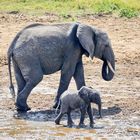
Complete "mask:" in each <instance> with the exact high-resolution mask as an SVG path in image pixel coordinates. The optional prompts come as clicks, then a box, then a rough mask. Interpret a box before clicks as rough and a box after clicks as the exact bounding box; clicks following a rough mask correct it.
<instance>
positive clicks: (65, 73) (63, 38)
mask: <svg viewBox="0 0 140 140" xmlns="http://www.w3.org/2000/svg"><path fill="white" fill-rule="evenodd" d="M83 54H85V55H86V56H90V57H91V58H92V59H93V57H94V56H95V57H98V58H99V59H101V60H103V61H104V63H103V66H102V77H103V79H104V80H106V81H109V80H111V79H112V78H113V76H114V70H115V58H114V53H113V50H112V48H111V44H110V40H109V38H108V35H107V34H106V33H104V32H102V31H100V30H98V29H96V28H95V27H91V26H88V25H85V24H81V23H65V24H53V25H43V24H32V25H29V26H27V27H25V28H24V29H23V30H21V31H20V32H19V33H18V34H17V35H16V37H15V38H14V40H13V42H12V43H11V46H10V48H9V50H8V66H9V74H10V90H11V92H13V93H14V87H13V84H12V78H11V66H10V62H11V59H12V61H13V66H14V71H15V78H16V81H17V87H18V91H17V99H16V103H15V105H16V107H17V110H20V111H28V110H30V108H29V107H28V105H27V98H28V96H29V94H30V92H31V90H32V89H33V88H34V87H35V86H36V85H37V84H38V83H39V82H40V81H41V80H42V78H43V75H48V74H52V73H54V72H56V71H59V70H61V78H60V83H59V88H58V91H57V96H56V98H55V104H54V108H55V107H56V106H57V104H58V101H59V98H60V95H61V94H62V93H63V92H64V91H65V90H67V88H68V86H69V83H70V80H71V78H72V77H74V79H75V82H76V85H77V89H80V88H81V87H82V86H84V85H85V79H84V70H83V62H82V55H83Z"/></svg>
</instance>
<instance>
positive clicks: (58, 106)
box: [55, 99, 61, 115]
mask: <svg viewBox="0 0 140 140" xmlns="http://www.w3.org/2000/svg"><path fill="white" fill-rule="evenodd" d="M60 105H61V99H59V102H58V105H57V107H56V109H55V115H57V111H58V109H59V108H60Z"/></svg>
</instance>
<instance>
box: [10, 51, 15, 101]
mask: <svg viewBox="0 0 140 140" xmlns="http://www.w3.org/2000/svg"><path fill="white" fill-rule="evenodd" d="M11 59H12V52H10V51H8V70H9V77H10V86H9V90H10V93H11V95H12V98H13V99H15V89H14V85H13V81H12V72H11Z"/></svg>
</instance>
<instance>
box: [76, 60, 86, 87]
mask: <svg viewBox="0 0 140 140" xmlns="http://www.w3.org/2000/svg"><path fill="white" fill-rule="evenodd" d="M73 77H74V80H75V82H76V86H77V89H78V90H79V89H80V88H81V87H82V86H85V78H84V68H83V62H82V60H80V61H79V62H78V63H77V65H76V68H75V72H74V75H73Z"/></svg>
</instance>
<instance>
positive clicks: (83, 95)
mask: <svg viewBox="0 0 140 140" xmlns="http://www.w3.org/2000/svg"><path fill="white" fill-rule="evenodd" d="M78 94H79V96H80V97H81V98H82V99H83V100H84V101H85V102H86V103H87V104H89V103H90V99H89V92H88V89H87V88H86V87H82V88H81V89H80V90H79V92H78Z"/></svg>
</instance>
